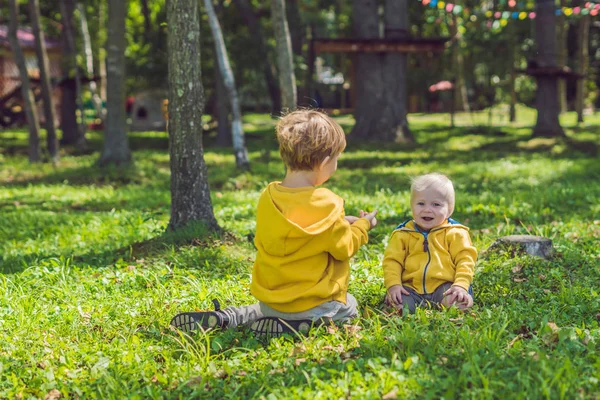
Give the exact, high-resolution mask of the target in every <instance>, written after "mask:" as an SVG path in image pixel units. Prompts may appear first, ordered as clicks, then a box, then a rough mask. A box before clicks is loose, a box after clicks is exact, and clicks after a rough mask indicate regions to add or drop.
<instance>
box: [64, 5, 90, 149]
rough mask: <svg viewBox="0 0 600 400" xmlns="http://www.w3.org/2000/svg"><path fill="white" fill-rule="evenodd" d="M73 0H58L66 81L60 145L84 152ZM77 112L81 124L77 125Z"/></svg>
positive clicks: (85, 141) (84, 143) (86, 146)
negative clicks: (66, 145)
mask: <svg viewBox="0 0 600 400" xmlns="http://www.w3.org/2000/svg"><path fill="white" fill-rule="evenodd" d="M74 10H75V1H74V0H60V12H61V14H62V23H63V32H62V33H63V35H62V36H63V58H62V59H63V74H64V76H65V78H66V79H67V81H66V83H64V84H63V86H62V101H61V117H62V118H61V127H62V131H63V132H62V140H61V143H62V144H70V145H75V147H76V148H77V149H78V150H80V151H84V150H86V149H87V148H88V143H87V140H86V138H85V128H84V125H83V106H82V102H81V79H80V76H79V68H78V67H77V50H76V47H75V30H74V29H73V11H74ZM77 110H79V113H80V115H81V117H82V118H81V120H82V123H81V124H78V123H77Z"/></svg>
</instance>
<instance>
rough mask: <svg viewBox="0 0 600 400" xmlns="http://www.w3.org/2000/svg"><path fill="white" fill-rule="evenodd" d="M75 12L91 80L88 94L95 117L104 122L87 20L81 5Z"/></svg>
mask: <svg viewBox="0 0 600 400" xmlns="http://www.w3.org/2000/svg"><path fill="white" fill-rule="evenodd" d="M77 10H79V20H80V22H81V36H82V37H83V48H84V53H85V66H86V69H87V71H86V72H87V75H88V76H89V77H90V78H92V80H90V92H91V94H92V103H93V104H94V108H95V109H96V115H97V116H98V118H100V119H101V120H104V110H103V109H102V99H101V98H100V95H99V94H98V86H97V85H96V81H95V80H94V78H95V76H94V54H93V53H92V41H91V39H90V30H89V28H88V23H87V18H86V15H85V9H84V7H83V5H82V4H81V3H78V4H77Z"/></svg>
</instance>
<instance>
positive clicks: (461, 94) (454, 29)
mask: <svg viewBox="0 0 600 400" xmlns="http://www.w3.org/2000/svg"><path fill="white" fill-rule="evenodd" d="M450 36H451V37H452V70H453V71H454V96H455V100H454V105H455V106H454V107H455V110H456V111H467V112H469V111H470V110H471V107H469V99H468V96H467V85H466V83H465V61H464V57H463V53H462V49H461V48H460V39H461V38H460V36H461V35H460V33H459V32H458V20H457V16H456V14H452V21H451V23H450Z"/></svg>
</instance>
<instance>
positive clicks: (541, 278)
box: [538, 274, 546, 281]
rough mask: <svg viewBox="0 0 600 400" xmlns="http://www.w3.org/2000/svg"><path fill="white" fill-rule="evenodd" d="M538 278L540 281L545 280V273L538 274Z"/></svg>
mask: <svg viewBox="0 0 600 400" xmlns="http://www.w3.org/2000/svg"><path fill="white" fill-rule="evenodd" d="M538 278H540V281H545V280H546V275H544V274H540V275H539V276H538Z"/></svg>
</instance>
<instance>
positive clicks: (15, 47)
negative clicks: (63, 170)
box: [8, 0, 40, 163]
mask: <svg viewBox="0 0 600 400" xmlns="http://www.w3.org/2000/svg"><path fill="white" fill-rule="evenodd" d="M9 6H10V22H9V27H8V40H9V42H10V46H11V48H12V51H13V53H14V55H15V63H16V64H17V66H18V67H19V75H20V77H21V95H22V96H23V106H24V108H25V116H26V118H27V127H28V128H29V161H30V162H32V163H33V162H38V161H40V124H39V120H38V116H37V110H36V106H35V99H34V97H33V93H32V92H31V84H30V82H29V73H28V72H27V65H26V64H25V56H24V55H23V51H22V49H21V45H20V44H19V39H18V37H17V30H18V18H19V4H18V2H17V0H9Z"/></svg>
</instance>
